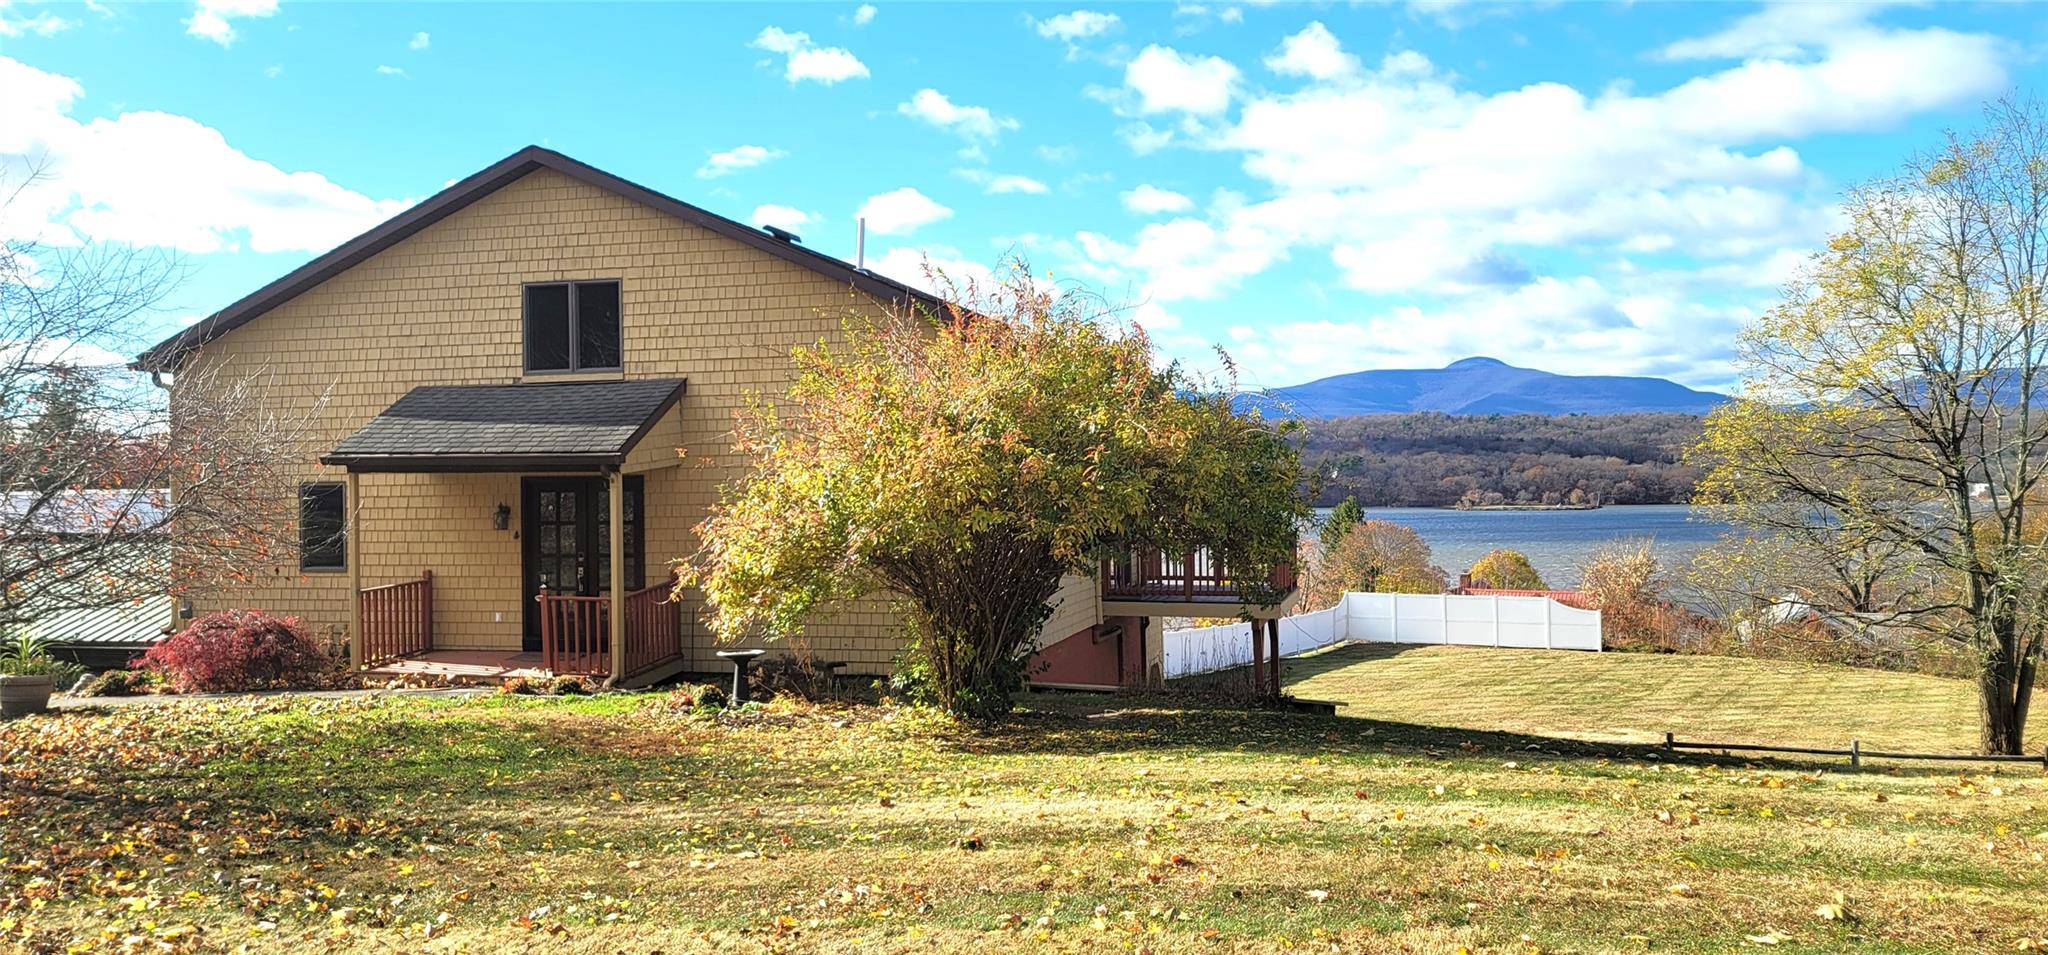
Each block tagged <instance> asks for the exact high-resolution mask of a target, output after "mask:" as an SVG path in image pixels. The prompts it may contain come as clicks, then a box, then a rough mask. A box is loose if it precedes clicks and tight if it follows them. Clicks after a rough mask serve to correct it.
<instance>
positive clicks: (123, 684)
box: [73, 670, 156, 696]
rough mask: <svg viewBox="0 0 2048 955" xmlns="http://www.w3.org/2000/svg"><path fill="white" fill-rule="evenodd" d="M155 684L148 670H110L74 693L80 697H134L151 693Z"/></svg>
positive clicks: (94, 677) (93, 678)
mask: <svg viewBox="0 0 2048 955" xmlns="http://www.w3.org/2000/svg"><path fill="white" fill-rule="evenodd" d="M155 683H156V680H155V678H154V674H152V673H151V672H150V671H148V670H108V671H106V672H104V673H100V674H98V675H95V676H93V677H91V678H90V679H87V680H86V681H85V682H84V683H81V684H79V685H78V689H76V690H74V691H73V692H74V693H75V694H76V695H78V696H134V695H136V694H138V693H147V692H149V691H150V689H151V687H152V686H153V685H154V684H155Z"/></svg>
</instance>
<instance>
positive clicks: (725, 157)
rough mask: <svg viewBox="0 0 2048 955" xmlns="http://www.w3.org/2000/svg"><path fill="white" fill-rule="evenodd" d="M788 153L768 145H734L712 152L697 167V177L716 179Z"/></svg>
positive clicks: (779, 157)
mask: <svg viewBox="0 0 2048 955" xmlns="http://www.w3.org/2000/svg"><path fill="white" fill-rule="evenodd" d="M786 155H788V154H787V153H785V152H783V151H782V150H780V149H770V148H768V147H766V146H734V147H733V148H731V149H728V150H726V151H724V152H717V153H712V154H711V158H710V159H707V160H705V161H704V165H702V166H699V167H697V178H699V179H716V178H718V177H720V176H726V175H731V174H732V173H736V172H739V171H741V170H744V169H752V168H754V167H755V166H759V165H762V164H763V163H767V162H771V161H773V160H777V159H781V158H782V157H783V156H786Z"/></svg>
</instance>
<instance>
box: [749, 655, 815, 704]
mask: <svg viewBox="0 0 2048 955" xmlns="http://www.w3.org/2000/svg"><path fill="white" fill-rule="evenodd" d="M819 664H820V661H819V660H818V658H817V657H816V656H814V655H812V654H811V652H810V648H809V647H807V646H804V645H802V644H798V645H797V646H796V647H795V648H793V649H792V651H791V652H789V653H785V654H782V655H781V656H778V657H774V658H772V659H765V660H761V661H758V662H756V663H755V664H754V668H753V671H752V673H751V678H750V679H749V681H748V682H749V685H750V686H752V688H753V690H754V696H755V698H756V699H772V698H774V697H778V696H787V697H795V698H797V699H800V700H803V701H804V702H807V703H816V702H818V701H819V700H826V699H830V698H831V697H832V671H830V670H827V669H825V668H824V667H823V666H820V665H819Z"/></svg>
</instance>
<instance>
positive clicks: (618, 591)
mask: <svg viewBox="0 0 2048 955" xmlns="http://www.w3.org/2000/svg"><path fill="white" fill-rule="evenodd" d="M605 490H606V494H605V498H606V500H607V503H608V505H609V506H610V508H611V522H610V526H609V527H608V528H607V530H609V531H610V536H611V575H612V586H611V593H610V594H609V595H608V596H610V597H611V625H612V626H611V631H612V632H611V648H612V652H611V662H612V676H611V682H612V683H613V684H615V685H616V684H617V683H618V682H619V681H621V680H624V679H625V678H626V596H625V595H626V476H625V474H623V473H621V472H620V471H618V470H612V471H609V472H607V473H606V474H605Z"/></svg>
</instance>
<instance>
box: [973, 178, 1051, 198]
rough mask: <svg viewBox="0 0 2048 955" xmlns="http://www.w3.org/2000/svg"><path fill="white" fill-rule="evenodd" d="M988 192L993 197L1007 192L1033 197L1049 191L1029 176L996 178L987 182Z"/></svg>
mask: <svg viewBox="0 0 2048 955" xmlns="http://www.w3.org/2000/svg"><path fill="white" fill-rule="evenodd" d="M988 191H989V192H990V193H993V194H995V195H1002V194H1004V193H1007V192H1022V193H1028V194H1030V195H1034V196H1042V195H1044V194H1046V193H1047V192H1048V191H1050V190H1049V189H1047V187H1046V185H1045V183H1042V182H1039V181H1038V180H1036V179H1033V178H1031V177H1030V176H1014V175H1012V176H997V177H995V178H994V179H991V180H989V181H988Z"/></svg>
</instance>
